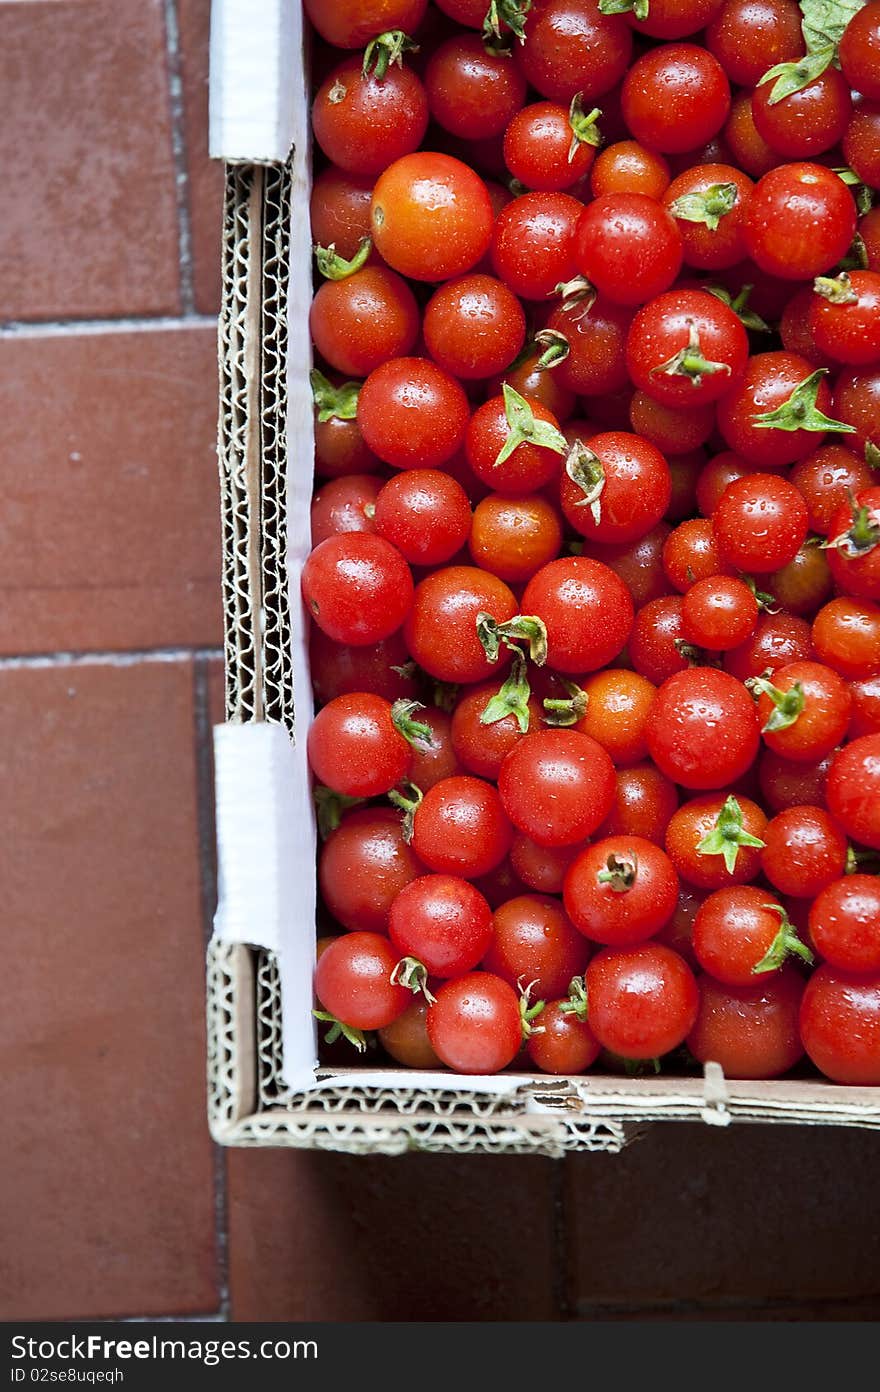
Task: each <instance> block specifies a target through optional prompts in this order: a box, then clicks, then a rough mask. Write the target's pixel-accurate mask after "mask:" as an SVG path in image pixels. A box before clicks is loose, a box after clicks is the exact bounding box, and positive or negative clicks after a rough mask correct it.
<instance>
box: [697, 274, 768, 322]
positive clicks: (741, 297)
mask: <svg viewBox="0 0 880 1392" xmlns="http://www.w3.org/2000/svg"><path fill="white" fill-rule="evenodd" d="M705 288H706V292H707V294H709V295H714V296H715V298H716V300H720V301H721V303H722V304H726V305H727V307H728V309H732V310H733V312H734V314H735V315H736V316H737V318H738V319H739V322H740V323H741V324H742V326H743V328H744V329H752V330H753V332H754V333H772V332H773V330H772V329H771V328H770V325H769V324H768V323H767V321H766V319H762V318H761V316H760V314H756V313H755V311H754V310H753V309H749V308H748V303H749V296H750V295H751V293H752V291H753V290H754V288H755V287H754V286H753V285H744V286H743V287H742V289H741V290H740V292H739V294H738V295H731V293H730V291H729V290H726V289H725V288H724V286H723V285H707V286H706V287H705Z"/></svg>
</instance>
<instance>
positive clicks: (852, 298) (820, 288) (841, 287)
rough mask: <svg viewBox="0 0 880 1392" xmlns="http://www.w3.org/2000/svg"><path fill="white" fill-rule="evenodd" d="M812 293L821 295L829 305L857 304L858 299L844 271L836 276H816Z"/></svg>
mask: <svg viewBox="0 0 880 1392" xmlns="http://www.w3.org/2000/svg"><path fill="white" fill-rule="evenodd" d="M813 291H814V293H815V294H817V295H821V296H822V299H823V300H827V301H828V302H829V304H858V302H859V297H858V295H857V294H856V292H855V290H854V289H853V288H852V281H851V280H850V278H849V276H848V275H847V273H846V271H841V272H840V274H839V275H836V276H816V279H815V280H814V281H813Z"/></svg>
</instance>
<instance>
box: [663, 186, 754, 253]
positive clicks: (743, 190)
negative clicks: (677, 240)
mask: <svg viewBox="0 0 880 1392" xmlns="http://www.w3.org/2000/svg"><path fill="white" fill-rule="evenodd" d="M752 188H753V184H752V181H751V179H750V178H749V177H748V175H747V174H744V173H743V172H742V170H741V169H737V168H736V166H735V165H732V164H697V165H693V166H691V167H690V168H688V169H685V170H683V171H682V172H681V173H680V174H677V175H676V177H675V178H674V179H673V180H672V183H671V184H670V185H669V187H668V188H667V189H666V192H665V193H664V194H663V206H664V207H665V208H667V209H668V210H669V212H670V213H671V214H672V216H673V217H674V218H675V221H676V223H677V225H678V230H679V232H680V233H681V238H682V242H683V244H684V259H685V261H686V262H687V264H688V265H689V266H694V267H696V269H697V270H701V271H718V270H725V269H726V268H727V267H729V266H735V265H737V263H738V262H740V261H742V260H743V258H744V256H745V255H746V243H745V231H744V228H745V219H746V213H747V211H748V206H749V200H750V198H751V194H752Z"/></svg>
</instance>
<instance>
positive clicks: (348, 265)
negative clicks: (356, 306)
mask: <svg viewBox="0 0 880 1392" xmlns="http://www.w3.org/2000/svg"><path fill="white" fill-rule="evenodd" d="M372 249H373V243H372V240H371V239H370V238H369V237H361V239H360V242H359V243H358V249H357V251H356V252H355V254H354V256H352V257H351V259H350V260H348V261H346V259H345V257H344V256H340V255H339V252H338V251H337V250H336V243H335V242H331V243H330V245H329V246H326V247H324V246H319V245H317V244H316V245H315V246H314V247H313V248H312V250H313V251H314V253H315V261H316V262H317V265H318V270H319V271H320V272H321V275H322V276H323V277H324V279H325V280H347V279H348V277H349V276H350V275H354V273H355V271H359V270H360V269H361V267H362V266H363V265H364V263H365V262H366V260H367V258H368V256H369V255H370V252H371V251H372Z"/></svg>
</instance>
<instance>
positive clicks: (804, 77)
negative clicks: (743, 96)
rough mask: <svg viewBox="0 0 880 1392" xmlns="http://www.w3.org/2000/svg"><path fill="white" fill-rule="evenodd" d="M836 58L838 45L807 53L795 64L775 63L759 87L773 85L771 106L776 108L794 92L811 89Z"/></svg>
mask: <svg viewBox="0 0 880 1392" xmlns="http://www.w3.org/2000/svg"><path fill="white" fill-rule="evenodd" d="M836 56H837V48H836V45H835V44H824V45H823V46H822V47H821V48H817V49H815V50H813V51H812V52H810V53H805V54H804V56H803V58H796V59H795V60H794V61H793V62H790V63H775V64H774V65H773V67H772V68H768V69H767V71H766V72H765V73H764V76H763V77H760V78H759V79H758V86H759V87H763V86H765V84H766V83H768V82H772V83H773V90H772V91H771V93H770V105H771V106H775V105H776V103H777V102H781V101H784V100H785V98H786V97H790V96H792V94H793V93H794V92H800V91H801V90H802V89H803V88H804V87H809V85H810V83H811V82H815V81H816V78H817V77H821V76H822V74H823V72H824V71H825V69H826V68H829V67H830V66H831V64H832V63H833V62H834V60H835V58H836Z"/></svg>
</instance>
